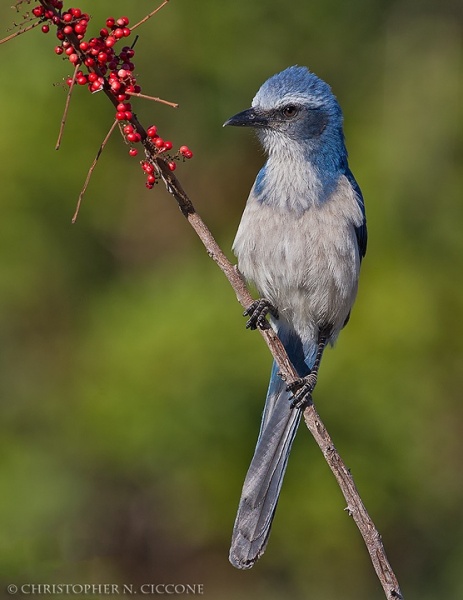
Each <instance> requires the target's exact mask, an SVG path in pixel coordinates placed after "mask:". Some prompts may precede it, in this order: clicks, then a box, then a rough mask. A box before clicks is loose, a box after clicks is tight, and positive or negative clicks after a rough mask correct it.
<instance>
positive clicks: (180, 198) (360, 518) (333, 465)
mask: <svg viewBox="0 0 463 600" xmlns="http://www.w3.org/2000/svg"><path fill="white" fill-rule="evenodd" d="M156 164H157V165H158V167H159V169H160V173H161V176H162V179H163V180H164V183H165V184H166V187H167V190H168V191H169V192H170V193H171V194H172V195H173V196H174V198H175V200H176V201H177V203H178V205H179V207H180V210H181V211H182V213H183V214H184V216H185V217H186V218H187V219H188V222H189V223H190V225H191V226H192V227H193V229H194V230H195V232H196V233H197V235H198V236H199V238H200V239H201V241H202V242H203V244H204V246H205V247H206V250H207V253H208V254H209V256H210V257H211V258H212V259H213V260H214V261H215V262H216V263H217V265H218V266H219V267H220V269H221V270H222V272H223V273H224V275H225V276H226V277H227V279H228V281H229V283H230V285H231V286H232V287H233V289H234V291H235V293H236V297H237V300H238V302H239V303H240V304H241V306H243V307H244V308H247V307H248V306H249V305H250V304H251V302H252V301H253V298H252V296H251V295H250V293H249V291H248V289H247V287H246V284H245V282H244V281H243V278H242V277H241V275H240V273H239V271H238V270H237V269H236V268H235V267H234V266H233V265H232V264H231V263H230V261H229V260H228V258H227V257H226V256H225V254H224V253H223V252H222V250H221V248H220V247H219V245H218V244H217V242H216V241H215V239H214V237H213V236H212V234H211V232H210V231H209V229H208V228H207V227H206V225H205V224H204V222H203V221H202V219H201V217H200V216H199V215H198V213H197V212H196V210H195V208H194V206H193V204H192V202H191V200H190V199H189V198H188V196H187V194H186V193H185V191H184V190H183V188H182V186H181V185H180V183H179V181H178V179H177V178H176V177H175V175H173V173H172V172H171V171H170V170H169V168H168V166H167V164H166V163H165V161H164V160H163V159H162V158H159V157H158V158H157V159H156ZM259 331H260V333H261V335H262V337H263V338H264V340H265V342H266V344H267V346H268V348H269V350H270V352H271V353H272V355H273V357H274V359H275V361H276V362H277V364H278V367H279V371H280V373H281V375H282V378H283V379H284V380H285V381H287V382H288V383H290V382H291V381H294V380H295V379H297V378H298V377H299V376H298V373H297V371H296V369H295V368H294V366H293V365H292V364H291V361H290V360H289V358H288V355H287V353H286V350H285V348H284V346H283V344H282V343H281V341H280V339H279V338H278V336H277V335H276V333H275V332H274V330H273V329H272V328H271V327H270V325H269V326H268V327H267V328H265V329H259ZM304 421H305V424H306V426H307V428H308V429H309V431H310V432H311V434H312V435H313V437H314V439H315V441H316V443H317V445H318V446H319V448H320V450H321V451H322V452H323V455H324V457H325V460H326V462H327V463H328V465H329V467H330V469H331V471H332V472H333V474H334V476H335V478H336V480H337V482H338V485H339V487H340V489H341V491H342V493H343V495H344V498H345V500H346V502H347V508H346V511H347V513H348V514H349V515H350V516H352V518H353V519H354V522H355V524H356V525H357V527H358V529H359V531H360V533H361V535H362V538H363V540H364V542H365V545H366V547H367V550H368V553H369V555H370V558H371V562H372V563H373V567H374V569H375V572H376V575H377V576H378V579H379V581H380V583H381V585H382V587H383V590H384V593H385V594H386V598H387V599H388V600H401V599H402V598H403V596H402V592H401V591H400V587H399V583H398V581H397V578H396V576H395V574H394V571H393V570H392V567H391V565H390V564H389V561H388V559H387V556H386V552H385V550H384V546H383V544H382V541H381V536H380V534H379V532H378V530H377V529H376V527H375V525H374V523H373V521H372V520H371V518H370V516H369V514H368V512H367V510H366V508H365V506H364V504H363V502H362V499H361V497H360V495H359V493H358V490H357V488H356V487H355V483H354V480H353V477H352V475H351V473H350V471H349V469H348V468H347V467H346V465H345V464H344V461H343V460H342V458H341V457H340V455H339V454H338V452H337V450H336V448H335V446H334V444H333V441H332V439H331V437H330V435H329V434H328V431H327V430H326V427H325V425H324V424H323V422H322V420H321V419H320V416H319V415H318V413H317V411H316V408H315V406H314V404H313V403H311V404H310V405H309V406H308V407H307V408H306V409H305V411H304Z"/></svg>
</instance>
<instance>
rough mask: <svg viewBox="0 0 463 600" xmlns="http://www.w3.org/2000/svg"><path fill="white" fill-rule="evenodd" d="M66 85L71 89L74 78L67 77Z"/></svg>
mask: <svg viewBox="0 0 463 600" xmlns="http://www.w3.org/2000/svg"><path fill="white" fill-rule="evenodd" d="M66 85H68V86H69V87H71V85H72V77H67V78H66Z"/></svg>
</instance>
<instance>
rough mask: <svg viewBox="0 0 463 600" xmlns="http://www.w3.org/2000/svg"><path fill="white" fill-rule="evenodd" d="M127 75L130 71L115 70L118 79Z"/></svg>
mask: <svg viewBox="0 0 463 600" xmlns="http://www.w3.org/2000/svg"><path fill="white" fill-rule="evenodd" d="M128 75H130V73H129V72H127V71H126V70H125V69H119V71H118V72H117V76H118V77H119V79H125V78H126V77H127V76H128Z"/></svg>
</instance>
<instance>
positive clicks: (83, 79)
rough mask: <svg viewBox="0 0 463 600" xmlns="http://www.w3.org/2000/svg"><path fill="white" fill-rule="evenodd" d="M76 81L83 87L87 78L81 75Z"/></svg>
mask: <svg viewBox="0 0 463 600" xmlns="http://www.w3.org/2000/svg"><path fill="white" fill-rule="evenodd" d="M76 81H77V83H78V84H79V85H85V84H86V83H87V78H86V77H85V75H81V76H80V77H77V79H76Z"/></svg>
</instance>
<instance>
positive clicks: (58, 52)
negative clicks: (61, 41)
mask: <svg viewBox="0 0 463 600" xmlns="http://www.w3.org/2000/svg"><path fill="white" fill-rule="evenodd" d="M63 52H64V49H63V47H62V46H56V48H55V53H56V54H63Z"/></svg>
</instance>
